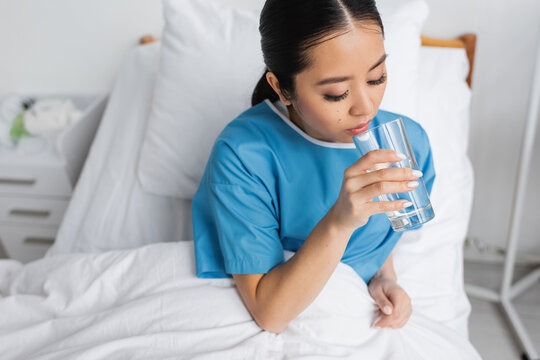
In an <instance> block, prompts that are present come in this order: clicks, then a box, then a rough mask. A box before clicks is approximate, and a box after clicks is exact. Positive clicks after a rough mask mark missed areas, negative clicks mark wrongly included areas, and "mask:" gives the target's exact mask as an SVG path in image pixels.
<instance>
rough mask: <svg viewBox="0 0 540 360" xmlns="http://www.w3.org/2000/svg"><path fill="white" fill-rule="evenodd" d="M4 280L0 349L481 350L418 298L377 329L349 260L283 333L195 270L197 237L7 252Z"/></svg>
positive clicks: (108, 354)
mask: <svg viewBox="0 0 540 360" xmlns="http://www.w3.org/2000/svg"><path fill="white" fill-rule="evenodd" d="M0 279H1V280H0V319H1V320H0V358H1V359H92V360H96V359H166V358H171V359H173V358H174V359H220V360H224V359H299V358H301V359H329V358H341V359H396V360H407V359H413V360H421V359H426V360H433V359H449V360H450V359H451V360H456V359H459V360H468V359H480V357H479V355H478V354H477V352H476V351H475V350H474V348H473V347H472V346H471V344H470V343H469V341H468V340H467V339H465V338H464V337H463V335H462V334H460V333H459V332H457V331H456V330H453V329H451V328H450V327H448V326H446V325H444V324H443V323H440V322H437V321H434V320H432V319H431V318H429V317H427V316H425V315H423V312H422V310H423V309H422V306H421V303H419V304H416V305H415V301H414V299H413V314H412V316H411V318H410V319H409V322H408V323H407V325H406V326H405V327H403V328H402V329H379V330H378V329H375V328H373V327H372V326H371V325H372V323H373V322H374V320H375V318H376V317H377V315H378V311H377V309H376V306H375V304H374V301H373V299H372V298H371V297H370V296H369V293H368V291H367V287H366V284H365V283H364V282H363V281H362V279H361V278H360V277H359V276H357V274H356V273H355V272H354V271H353V270H352V269H351V268H350V267H348V266H346V265H343V264H340V265H339V266H338V268H337V269H336V271H335V272H334V274H333V276H332V277H331V279H330V281H329V282H328V283H327V285H326V287H325V288H324V290H323V291H322V292H321V294H320V295H319V296H318V297H317V299H316V300H315V302H314V303H312V304H311V305H310V306H309V307H308V308H307V309H306V310H305V311H304V312H303V313H302V314H300V315H299V316H298V318H296V319H295V320H294V321H292V322H291V324H290V325H289V327H288V329H287V330H286V331H285V332H283V333H281V334H279V335H276V334H272V333H268V332H265V331H262V330H261V329H260V328H259V327H258V326H257V325H256V324H255V322H254V321H253V320H252V319H251V316H250V315H249V313H248V312H247V310H246V308H245V307H244V305H243V303H242V301H241V299H240V297H239V296H238V293H237V292H236V288H235V287H234V282H233V281H232V280H231V279H219V280H216V279H198V278H196V277H195V266H194V261H193V243H192V242H179V243H162V244H152V245H148V246H145V247H142V248H139V249H134V250H120V251H110V252H105V253H100V254H68V255H58V256H52V257H48V258H45V259H41V260H38V261H35V262H33V263H30V264H27V265H25V266H22V265H21V264H20V263H17V262H15V261H10V260H3V261H0ZM448 311H449V312H451V311H453V310H452V309H449V310H448Z"/></svg>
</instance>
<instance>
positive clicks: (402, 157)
mask: <svg viewBox="0 0 540 360" xmlns="http://www.w3.org/2000/svg"><path fill="white" fill-rule="evenodd" d="M396 155H397V157H398V158H400V159H401V160H405V159H406V158H407V156H405V155H404V154H402V153H396Z"/></svg>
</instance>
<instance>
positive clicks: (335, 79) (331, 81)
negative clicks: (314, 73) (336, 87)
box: [315, 54, 388, 86]
mask: <svg viewBox="0 0 540 360" xmlns="http://www.w3.org/2000/svg"><path fill="white" fill-rule="evenodd" d="M387 57H388V54H384V55H383V56H381V58H380V59H379V60H377V62H376V63H375V65H373V66H372V67H370V68H369V71H371V70H373V69H375V68H376V67H377V66H379V65H381V64H382V63H383V62H384V61H385V60H386V58H387ZM369 71H368V72H369ZM351 79H352V77H351V76H339V77H331V78H327V79H323V80H321V81H319V82H318V83H316V84H315V85H316V86H320V85H327V84H335V83H340V82H343V81H347V80H351Z"/></svg>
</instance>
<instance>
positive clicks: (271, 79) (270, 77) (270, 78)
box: [266, 71, 292, 106]
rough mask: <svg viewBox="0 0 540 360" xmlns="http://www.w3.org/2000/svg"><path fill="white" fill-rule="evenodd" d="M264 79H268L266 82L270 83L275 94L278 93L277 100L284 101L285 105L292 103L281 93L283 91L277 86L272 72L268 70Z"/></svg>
mask: <svg viewBox="0 0 540 360" xmlns="http://www.w3.org/2000/svg"><path fill="white" fill-rule="evenodd" d="M266 81H268V84H270V86H271V87H272V89H274V91H275V92H276V94H278V96H279V100H281V102H282V103H284V104H285V105H287V106H289V105H291V104H292V103H291V100H289V99H288V98H287V97H285V95H283V92H282V91H281V88H280V87H279V81H278V79H277V77H276V75H275V74H274V73H273V72H271V71H269V72H267V73H266Z"/></svg>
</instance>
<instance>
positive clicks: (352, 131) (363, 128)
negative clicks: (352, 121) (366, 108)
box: [346, 120, 371, 135]
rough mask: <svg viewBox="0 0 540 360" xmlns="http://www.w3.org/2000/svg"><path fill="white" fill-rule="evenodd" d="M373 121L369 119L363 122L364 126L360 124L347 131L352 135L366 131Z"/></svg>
mask: <svg viewBox="0 0 540 360" xmlns="http://www.w3.org/2000/svg"><path fill="white" fill-rule="evenodd" d="M370 122H371V120H370V121H368V122H367V123H365V124H363V125H362V126H359V127H357V128H353V129H347V130H346V131H347V132H348V133H349V134H352V135H358V134H360V133H362V132H364V131H366V130H367V129H368V127H369V123H370Z"/></svg>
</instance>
